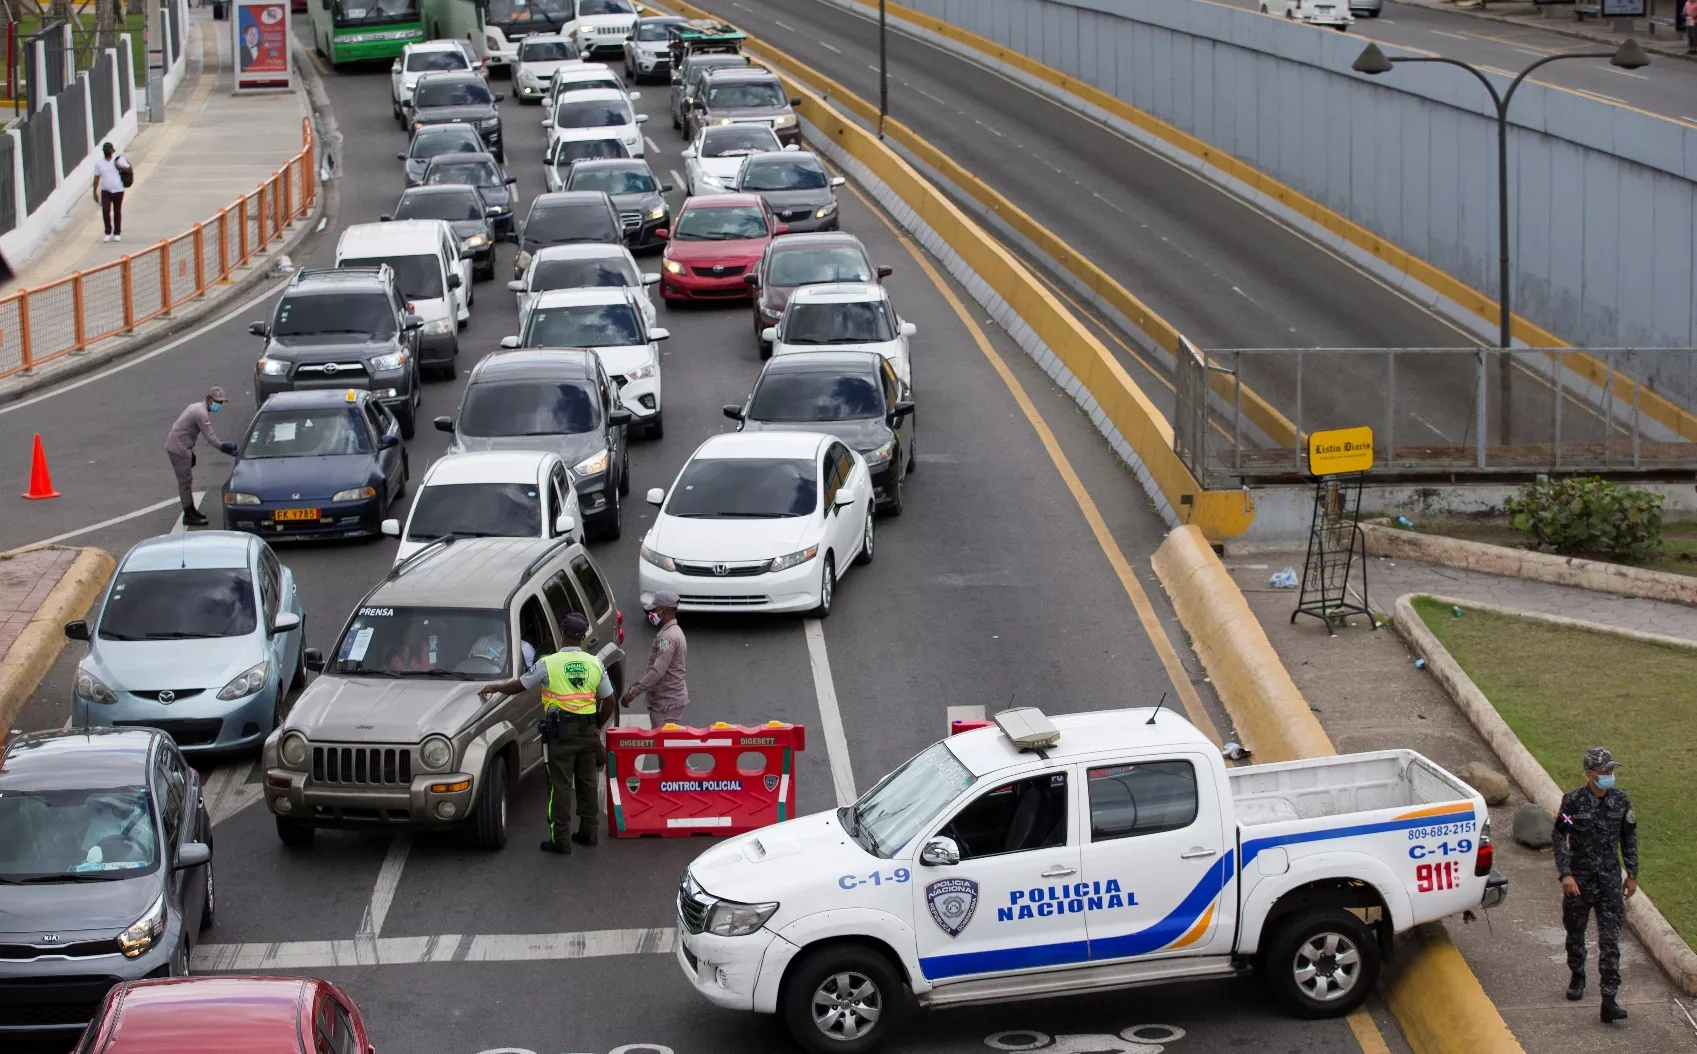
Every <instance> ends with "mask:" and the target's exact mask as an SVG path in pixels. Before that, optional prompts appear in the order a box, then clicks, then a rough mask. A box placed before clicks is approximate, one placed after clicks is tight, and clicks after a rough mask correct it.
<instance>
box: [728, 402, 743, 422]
mask: <svg viewBox="0 0 1697 1054" xmlns="http://www.w3.org/2000/svg"><path fill="white" fill-rule="evenodd" d="M725 416H726V417H729V418H730V419H731V420H733V421H741V420H742V419H743V416H742V407H740V406H738V405H737V404H736V403H726V404H725Z"/></svg>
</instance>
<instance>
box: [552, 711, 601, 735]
mask: <svg viewBox="0 0 1697 1054" xmlns="http://www.w3.org/2000/svg"><path fill="white" fill-rule="evenodd" d="M542 723H543V726H544V727H545V728H546V729H547V735H548V738H550V739H559V738H560V737H561V736H562V735H564V734H565V730H566V729H568V728H575V727H577V726H580V725H587V726H588V727H590V728H593V727H595V715H594V714H592V713H591V714H574V713H571V712H569V711H566V710H562V709H560V708H559V707H557V706H551V707H549V708H548V710H547V711H546V712H545V713H544V714H543V715H542Z"/></svg>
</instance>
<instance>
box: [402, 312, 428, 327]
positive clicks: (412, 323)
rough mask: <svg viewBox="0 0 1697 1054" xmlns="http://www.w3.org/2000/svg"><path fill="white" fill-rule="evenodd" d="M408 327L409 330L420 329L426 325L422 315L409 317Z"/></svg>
mask: <svg viewBox="0 0 1697 1054" xmlns="http://www.w3.org/2000/svg"><path fill="white" fill-rule="evenodd" d="M406 325H407V328H408V329H418V328H419V327H420V326H422V325H424V318H423V316H421V315H408V316H407V322H406Z"/></svg>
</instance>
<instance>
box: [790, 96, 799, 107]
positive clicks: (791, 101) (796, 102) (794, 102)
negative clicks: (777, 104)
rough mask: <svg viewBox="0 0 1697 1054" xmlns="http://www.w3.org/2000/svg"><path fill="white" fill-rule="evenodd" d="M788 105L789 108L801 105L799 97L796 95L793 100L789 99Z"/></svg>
mask: <svg viewBox="0 0 1697 1054" xmlns="http://www.w3.org/2000/svg"><path fill="white" fill-rule="evenodd" d="M790 105H791V106H800V105H801V96H799V95H797V96H796V97H795V98H793V99H791V100H790Z"/></svg>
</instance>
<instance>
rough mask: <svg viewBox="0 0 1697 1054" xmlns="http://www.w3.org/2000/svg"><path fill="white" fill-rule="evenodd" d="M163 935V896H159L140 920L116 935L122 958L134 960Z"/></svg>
mask: <svg viewBox="0 0 1697 1054" xmlns="http://www.w3.org/2000/svg"><path fill="white" fill-rule="evenodd" d="M164 934H165V894H163V893H161V894H159V899H158V900H155V901H154V902H153V906H152V907H150V908H148V909H147V911H145V912H144V913H143V914H142V916H141V918H139V919H137V920H135V921H134V922H132V923H130V924H129V925H128V926H127V927H125V928H124V932H122V933H120V934H118V947H119V948H120V949H121V950H122V951H123V953H124V958H126V959H134V958H135V957H136V956H138V955H140V954H141V953H142V952H145V951H147V949H149V948H151V947H153V942H154V941H156V940H158V939H159V938H160V937H162V936H164Z"/></svg>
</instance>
